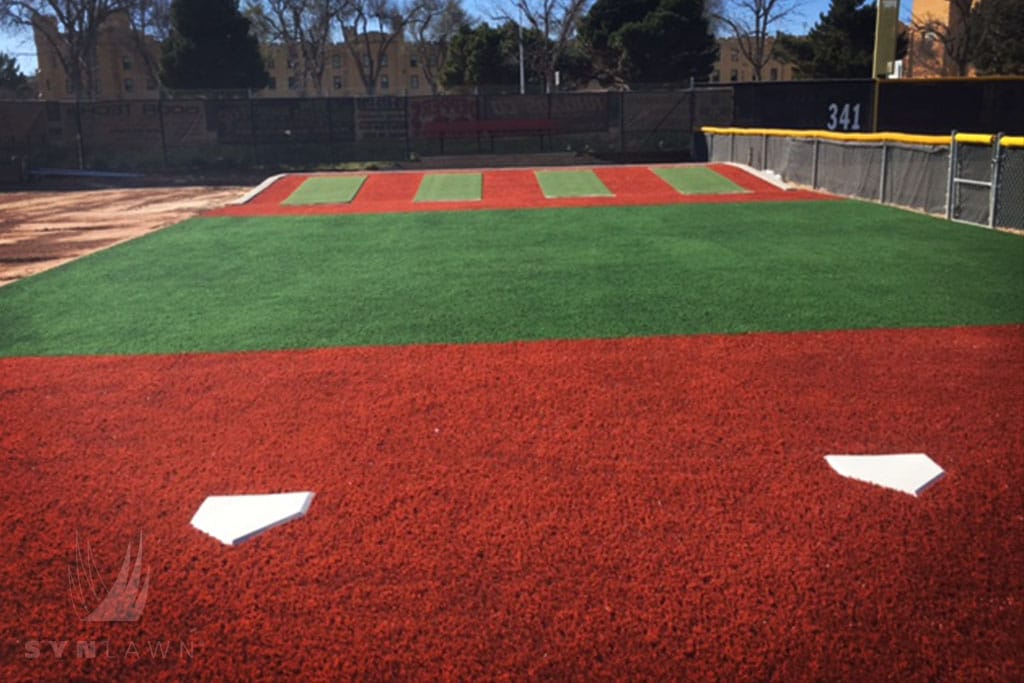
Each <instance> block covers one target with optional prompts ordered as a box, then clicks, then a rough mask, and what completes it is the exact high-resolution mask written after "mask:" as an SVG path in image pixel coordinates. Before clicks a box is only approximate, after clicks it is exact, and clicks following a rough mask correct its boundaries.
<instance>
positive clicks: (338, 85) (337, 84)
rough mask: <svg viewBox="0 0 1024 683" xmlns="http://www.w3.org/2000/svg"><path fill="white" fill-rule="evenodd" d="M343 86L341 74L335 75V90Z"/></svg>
mask: <svg viewBox="0 0 1024 683" xmlns="http://www.w3.org/2000/svg"><path fill="white" fill-rule="evenodd" d="M341 87H342V83H341V76H335V77H334V89H335V90H341Z"/></svg>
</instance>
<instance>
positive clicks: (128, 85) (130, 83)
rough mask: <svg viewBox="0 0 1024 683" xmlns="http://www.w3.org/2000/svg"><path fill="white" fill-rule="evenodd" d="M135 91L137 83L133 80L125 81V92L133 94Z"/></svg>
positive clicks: (127, 79)
mask: <svg viewBox="0 0 1024 683" xmlns="http://www.w3.org/2000/svg"><path fill="white" fill-rule="evenodd" d="M134 90H135V82H134V81H132V79H130V78H126V79H124V91H125V92H132V91H134Z"/></svg>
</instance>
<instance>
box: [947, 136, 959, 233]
mask: <svg viewBox="0 0 1024 683" xmlns="http://www.w3.org/2000/svg"><path fill="white" fill-rule="evenodd" d="M956 157H957V149H956V130H954V131H952V132H951V133H950V134H949V173H948V174H947V175H948V177H947V178H946V220H947V221H948V220H952V218H953V201H954V197H953V195H954V193H955V192H956V185H955V184H954V178H956V168H957V158H956Z"/></svg>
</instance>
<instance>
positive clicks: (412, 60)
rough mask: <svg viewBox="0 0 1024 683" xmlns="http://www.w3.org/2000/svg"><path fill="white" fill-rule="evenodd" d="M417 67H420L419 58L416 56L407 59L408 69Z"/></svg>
mask: <svg viewBox="0 0 1024 683" xmlns="http://www.w3.org/2000/svg"><path fill="white" fill-rule="evenodd" d="M419 65H420V58H419V57H417V56H416V55H413V56H412V57H410V58H409V66H410V67H412V68H413V69H415V68H416V67H418V66H419Z"/></svg>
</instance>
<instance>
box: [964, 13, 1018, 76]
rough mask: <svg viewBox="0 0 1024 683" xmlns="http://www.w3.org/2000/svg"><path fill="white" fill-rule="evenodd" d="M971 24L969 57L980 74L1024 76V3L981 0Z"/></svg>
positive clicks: (972, 14)
mask: <svg viewBox="0 0 1024 683" xmlns="http://www.w3.org/2000/svg"><path fill="white" fill-rule="evenodd" d="M970 24H971V35H972V36H973V37H974V43H973V45H972V46H971V60H972V61H973V62H974V66H975V68H977V70H978V73H979V74H1006V75H1010V74H1018V75H1024V2H1022V1H1021V0H981V2H979V3H978V4H977V5H975V6H974V9H973V11H972V12H971V18H970Z"/></svg>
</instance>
